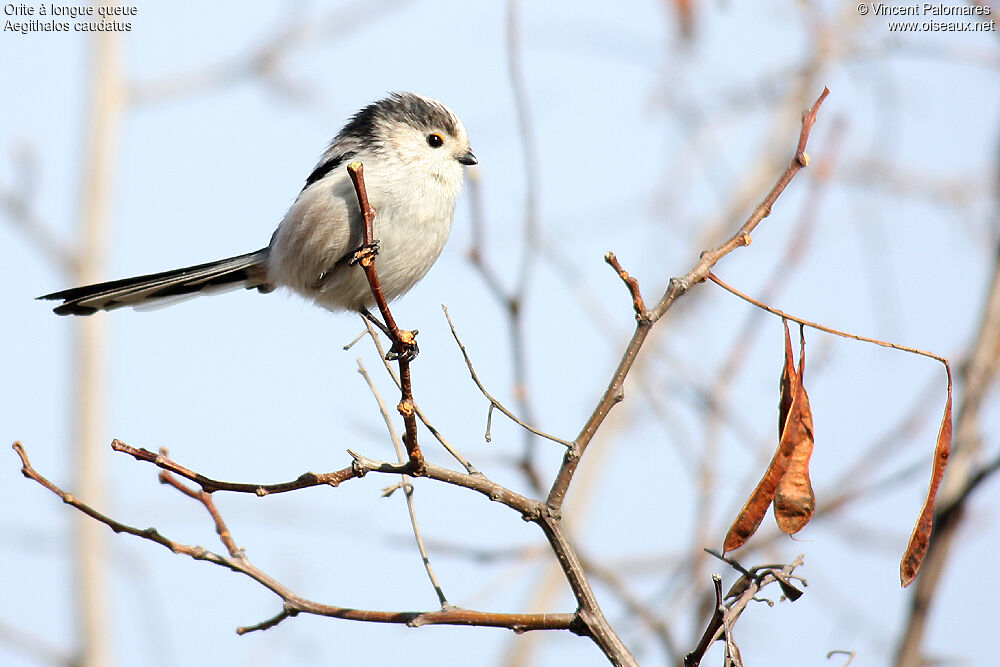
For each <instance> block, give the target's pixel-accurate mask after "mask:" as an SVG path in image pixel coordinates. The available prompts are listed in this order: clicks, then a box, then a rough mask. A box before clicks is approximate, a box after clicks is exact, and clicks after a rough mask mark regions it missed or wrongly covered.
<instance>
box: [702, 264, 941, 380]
mask: <svg viewBox="0 0 1000 667" xmlns="http://www.w3.org/2000/svg"><path fill="white" fill-rule="evenodd" d="M708 279H709V280H711V281H712V282H713V283H715V284H716V285H718V286H719V287H721V288H723V289H724V290H726V291H727V292H730V293H731V294H734V295H736V296H738V297H740V298H741V299H743V300H744V301H746V302H747V303H750V304H753V305H754V306H757V307H758V308H760V309H761V310H766V311H767V312H769V313H771V314H772V315H777V316H778V317H782V318H784V319H786V320H791V321H792V322H796V323H798V324H800V325H803V326H807V327H809V328H811V329H816V330H817V331H823V332H825V333H828V334H833V335H834V336H840V337H841V338H849V339H851V340H856V341H860V342H862V343H872V344H873V345H880V346H882V347H888V348H891V349H893V350H900V351H901V352H910V353H911V354H919V355H920V356H922V357H929V358H931V359H935V360H937V361H940V362H941V363H942V364H944V365H945V367H946V368H949V369H950V364H949V363H948V360H947V359H946V358H944V357H942V356H940V355H937V354H934V353H933V352H927V351H925V350H918V349H917V348H915V347H907V346H906V345H900V344H898V343H890V342H889V341H885V340H879V339H877V338H867V337H865V336H859V335H857V334H852V333H848V332H846V331H840V330H839V329H834V328H832V327H828V326H824V325H822V324H817V323H816V322H811V321H809V320H806V319H803V318H801V317H796V316H795V315H790V314H789V313H786V312H785V311H783V310H779V309H777V308H774V307H772V306H769V305H767V304H766V303H762V302H760V301H758V300H757V299H754V298H753V297H752V296H749V295H747V294H744V293H743V292H741V291H739V290H738V289H736V288H735V287H733V286H732V285H729V284H728V283H726V282H724V281H723V280H722V279H721V278H719V277H718V276H716V275H715V274H714V273H711V272H710V273H709V274H708ZM948 375H949V377H950V376H951V371H950V370H949V371H948Z"/></svg>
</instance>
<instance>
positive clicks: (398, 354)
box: [385, 329, 420, 362]
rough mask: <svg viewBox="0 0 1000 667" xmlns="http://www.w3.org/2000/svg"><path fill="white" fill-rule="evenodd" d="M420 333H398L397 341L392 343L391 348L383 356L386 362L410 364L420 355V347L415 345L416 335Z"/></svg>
mask: <svg viewBox="0 0 1000 667" xmlns="http://www.w3.org/2000/svg"><path fill="white" fill-rule="evenodd" d="M418 333H420V332H419V331H417V330H416V329H414V330H413V331H405V330H403V331H400V332H399V340H395V341H393V342H392V347H390V348H389V352H388V354H386V355H385V358H386V361H406V362H410V361H413V360H414V359H416V358H417V355H418V354H420V346H419V345H417V334H418Z"/></svg>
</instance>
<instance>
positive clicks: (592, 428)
mask: <svg viewBox="0 0 1000 667" xmlns="http://www.w3.org/2000/svg"><path fill="white" fill-rule="evenodd" d="M829 94H830V91H829V90H828V89H826V88H824V89H823V93H822V94H821V95H820V96H819V98H818V99H817V100H816V102H815V104H813V106H812V108H811V109H810V110H809V111H807V112H805V113H804V114H802V130H801V132H800V133H799V141H798V144H797V146H796V150H795V156H794V157H793V158H792V161H791V164H789V165H788V167H787V168H786V169H785V171H784V173H783V174H782V175H781V177H780V178H779V179H778V182H777V183H776V184H775V186H774V187H773V188H772V189H771V192H770V193H769V194H768V195H767V196H766V197H765V198H764V201H762V202H761V203H760V205H758V206H757V208H756V209H755V210H754V212H753V213H752V214H751V215H750V218H749V219H748V220H747V221H746V222H744V223H743V225H742V226H741V227H740V228H739V230H737V232H736V233H735V234H733V236H732V237H731V238H730V239H729V240H728V241H727V242H725V243H723V244H722V245H721V246H719V247H717V248H715V249H713V250H706V251H704V252H702V253H701V259H700V260H699V261H698V264H697V265H695V267H694V268H692V269H691V270H690V271H688V273H687V274H685V275H684V276H683V277H681V278H673V279H671V281H670V286H669V287H668V288H667V291H666V292H665V293H664V294H663V297H662V298H661V299H660V302H659V303H658V304H657V305H656V306H655V307H654V308H653V309H652V310H649V311H647V315H648V317H645V318H642V319H639V320H638V321H637V322H636V328H635V331H634V332H633V334H632V339H631V340H630V341H629V343H628V345H627V346H626V347H625V352H624V353H623V354H622V358H621V360H620V361H619V362H618V368H616V369H615V373H614V375H613V376H612V378H611V381H610V382H609V383H608V386H607V389H605V390H604V394H603V395H602V396H601V398H600V400H599V401H598V403H597V406H596V407H595V408H594V411H593V412H592V413H591V415H590V418H589V419H587V422H586V423H585V424H584V425H583V428H582V429H581V430H580V434H579V435H578V436H577V437H576V440H575V441H574V442H573V446H572V447H570V448H569V450H568V451H567V452H566V454H565V455H564V456H563V464H562V466H561V467H560V469H559V473H558V474H557V476H556V479H555V481H554V482H553V484H552V487H551V488H550V489H549V495H548V498H547V500H546V503H547V504H548V505H549V507H552V508H553V509H558V508H560V507H561V506H562V503H563V500H564V499H565V498H566V492H567V491H568V490H569V484H570V482H571V481H572V479H573V474H574V473H575V472H576V468H577V466H578V465H579V464H580V457H582V456H583V453H584V451H586V449H587V446H588V445H589V444H590V441H591V440H593V438H594V435H595V434H596V433H597V429H598V428H600V426H601V424H602V423H603V422H604V419H605V418H606V417H607V416H608V414H609V413H610V412H611V408H613V407H614V406H615V404H617V403H619V402H620V401H621V400H622V399H623V398H624V393H623V391H624V386H625V378H626V377H627V376H628V373H629V371H630V370H631V369H632V365H633V364H634V363H635V360H636V357H637V356H638V355H639V350H640V349H641V348H642V344H643V343H644V342H645V340H646V337H647V336H648V335H649V332H650V330H651V329H652V326H653V324H655V323H656V321H657V320H659V319H660V318H661V317H663V315H664V313H666V312H667V310H669V309H670V307H671V306H672V305H673V304H674V302H675V301H676V300H677V299H678V298H679V297H681V296H682V295H683V294H685V293H686V292H687V291H688V290H689V289H690V288H691V286H692V285H695V284H696V283H699V282H702V281H703V280H705V279H706V278H707V277H708V275H709V273H710V271H711V268H712V267H713V266H714V265H715V264H716V263H717V262H718V261H719V260H721V259H722V258H723V257H725V256H726V255H728V254H729V253H731V252H732V251H733V250H735V249H736V248H739V247H743V246H747V245H749V244H750V233H751V232H752V231H753V230H754V229H756V227H757V225H758V224H760V222H761V220H763V219H764V218H765V217H767V216H768V215H770V213H771V207H772V206H773V205H774V202H775V201H777V199H778V197H779V196H780V195H781V193H782V192H784V190H785V188H786V187H787V186H788V184H789V183H790V182H791V180H792V178H794V177H795V174H797V173H798V172H799V170H801V169H802V167H804V166H806V165H807V164H808V163H809V158H808V156H807V155H806V153H805V148H806V142H807V141H808V140H809V134H810V132H811V131H812V128H813V125H814V124H815V122H816V114H817V113H818V112H819V108H820V105H822V104H823V100H825V99H826V96H827V95H829ZM636 287H637V288H638V283H636Z"/></svg>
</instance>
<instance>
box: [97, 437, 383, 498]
mask: <svg viewBox="0 0 1000 667" xmlns="http://www.w3.org/2000/svg"><path fill="white" fill-rule="evenodd" d="M111 449H113V450H115V451H116V452H122V453H123V454H128V455H129V456H131V457H132V458H134V459H136V460H137V461H143V462H145V463H152V464H153V465H155V466H157V467H159V468H161V469H163V470H166V471H168V472H172V473H175V474H177V475H180V476H181V477H183V478H185V479H189V480H191V481H192V482H194V483H195V484H197V485H198V486H200V487H201V488H202V490H203V491H205V492H206V493H214V492H216V491H231V492H233V493H252V494H254V495H257V496H261V497H263V496H266V495H269V494H272V493H287V492H288V491H296V490H298V489H305V488H308V487H310V486H319V485H322V484H328V485H329V486H340V484H341V482H344V481H346V480H349V479H351V478H353V477H360V476H362V475H363V474H364V473H361V472H359V471H358V470H357V469H355V468H354V467H348V468H344V469H343V470H337V471H336V472H327V473H321V474H317V473H314V472H305V473H302V474H301V475H299V476H298V478H296V479H294V480H292V481H290V482H280V483H278V484H245V483H242V482H222V481H219V480H216V479H212V478H210V477H206V476H204V475H202V474H201V473H197V472H195V471H193V470H190V469H188V468H185V467H184V466H182V465H180V464H179V463H176V462H175V461H173V460H172V459H170V458H169V457H168V456H166V455H164V454H157V453H155V452H151V451H149V450H148V449H142V448H137V447H132V446H130V445H127V444H125V443H124V442H122V441H121V440H114V441H112V443H111Z"/></svg>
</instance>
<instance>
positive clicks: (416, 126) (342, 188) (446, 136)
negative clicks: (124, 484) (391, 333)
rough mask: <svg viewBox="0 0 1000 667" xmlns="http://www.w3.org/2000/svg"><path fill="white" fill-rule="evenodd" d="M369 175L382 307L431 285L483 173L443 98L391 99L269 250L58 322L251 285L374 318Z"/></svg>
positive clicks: (165, 277) (325, 161)
mask: <svg viewBox="0 0 1000 667" xmlns="http://www.w3.org/2000/svg"><path fill="white" fill-rule="evenodd" d="M355 162H360V163H361V164H362V165H364V181H365V185H366V188H367V194H368V199H369V202H370V204H371V205H372V207H374V209H375V211H376V215H375V222H374V239H375V240H376V242H377V251H378V259H377V271H378V276H379V281H380V283H381V287H382V291H383V294H384V296H385V298H386V300H387V301H391V300H393V299H395V298H397V297H399V296H402V295H403V294H405V293H406V292H408V291H409V290H410V288H412V287H413V286H414V285H415V284H416V283H417V282H418V281H420V279H421V278H423V277H424V275H426V273H427V272H428V270H430V268H431V266H432V265H433V264H434V262H435V261H437V258H438V256H440V254H441V251H442V250H443V249H444V246H445V243H446V242H447V240H448V235H449V233H450V231H451V226H452V221H453V219H454V216H455V205H456V201H457V199H458V196H459V193H460V191H461V189H462V182H463V180H464V176H465V167H467V166H471V165H475V164H478V160H477V158H476V156H475V154H473V152H472V149H471V147H470V145H469V137H468V134H467V132H466V130H465V126H464V125H463V124H462V121H461V120H459V118H458V116H457V115H456V114H455V113H454V112H453V111H452V110H451V109H449V108H448V107H447V106H445V105H444V104H442V103H441V102H438V101H437V100H434V99H431V98H429V97H425V96H422V95H418V94H416V93H410V92H396V93H391V94H389V95H388V96H387V97H385V98H384V99H380V100H378V101H375V102H373V103H371V104H369V105H367V106H365V107H363V108H362V109H361V110H359V111H358V112H357V113H355V114H354V115H353V116H352V117H351V118H350V120H349V121H348V122H347V123H346V124H345V125H344V127H343V129H341V130H340V132H339V133H338V134H337V135H336V136H335V137H334V138H333V140H332V141H331V142H330V143H329V145H328V147H327V149H326V151H324V153H323V155H322V157H321V158H320V159H319V161H318V162H317V163H316V166H315V167H314V168H313V170H312V172H311V173H310V174H309V176H308V177H307V178H306V182H305V185H304V186H303V187H302V189H301V190H300V191H299V193H298V195H297V196H296V197H295V200H294V201H293V202H292V204H291V206H290V207H289V209H288V212H287V213H286V214H285V216H284V218H282V220H281V222H280V223H279V224H278V227H277V229H275V231H274V233H273V234H272V236H271V240H270V242H269V243H268V245H267V246H266V247H264V248H261V249H260V250H256V251H254V252H249V253H246V254H242V255H236V256H235V257H228V258H226V259H221V260H217V261H214V262H208V263H205V264H198V265H195V266H188V267H184V268H180V269H173V270H170V271H162V272H159V273H151V274H147V275H142V276H136V277H133V278H124V279H120V280H111V281H108V282H102V283H97V284H94V285H85V286H82V287H73V288H70V289H66V290H61V291H58V292H53V293H51V294H46V295H44V296H40V297H38V298H39V299H42V300H53V301H62V303H61V304H59V305H57V306H55V308H54V309H53V310H54V312H55V313H57V314H59V315H92V314H94V313H97V312H99V311H107V310H114V309H116V308H122V307H125V306H131V307H134V308H139V309H142V308H145V307H156V306H158V305H170V304H171V303H173V302H175V301H179V300H186V299H187V298H190V297H193V296H198V295H200V294H209V293H216V292H220V291H228V290H232V289H238V288H240V287H244V288H246V289H256V290H258V291H259V292H262V293H267V292H271V291H273V290H275V289H277V288H285V289H288V290H291V291H292V292H294V293H297V294H299V295H301V296H303V297H305V298H306V299H309V300H311V301H313V302H314V303H316V304H317V305H319V306H321V307H323V308H325V309H327V310H331V311H344V310H347V311H357V312H359V313H361V314H363V315H366V316H368V317H369V318H371V316H370V315H368V308H369V307H370V306H372V305H374V303H375V299H374V296H373V294H372V291H371V289H370V287H369V283H368V281H367V279H366V276H365V274H364V271H363V269H362V268H361V267H360V266H358V265H357V263H356V262H355V261H353V258H354V257H355V255H356V253H357V251H358V250H359V249H361V248H362V246H363V245H364V220H363V216H362V213H361V208H360V205H359V203H358V198H357V193H356V190H355V188H354V184H353V182H352V180H351V178H350V174H349V173H348V170H347V167H348V165H349V164H352V163H355Z"/></svg>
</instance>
